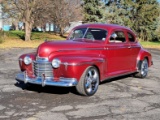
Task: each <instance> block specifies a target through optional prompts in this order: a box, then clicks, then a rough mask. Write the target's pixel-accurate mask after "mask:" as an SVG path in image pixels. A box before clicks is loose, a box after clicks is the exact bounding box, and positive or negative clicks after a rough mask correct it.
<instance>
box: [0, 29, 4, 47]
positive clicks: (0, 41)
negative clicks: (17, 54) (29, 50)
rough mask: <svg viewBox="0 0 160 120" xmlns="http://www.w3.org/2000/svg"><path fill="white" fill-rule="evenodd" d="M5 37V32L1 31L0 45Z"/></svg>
mask: <svg viewBox="0 0 160 120" xmlns="http://www.w3.org/2000/svg"><path fill="white" fill-rule="evenodd" d="M4 36H5V33H4V31H2V30H0V44H2V43H3V42H4Z"/></svg>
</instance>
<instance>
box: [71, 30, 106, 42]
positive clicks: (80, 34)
mask: <svg viewBox="0 0 160 120" xmlns="http://www.w3.org/2000/svg"><path fill="white" fill-rule="evenodd" d="M106 36H107V31H106V30H103V29H99V28H80V29H75V30H74V31H72V33H71V35H70V36H69V39H70V40H75V39H77V38H86V39H89V40H102V41H105V40H106Z"/></svg>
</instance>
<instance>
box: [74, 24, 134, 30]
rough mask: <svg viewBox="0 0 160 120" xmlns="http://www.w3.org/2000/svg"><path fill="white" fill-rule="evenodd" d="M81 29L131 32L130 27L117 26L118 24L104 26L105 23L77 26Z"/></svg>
mask: <svg viewBox="0 0 160 120" xmlns="http://www.w3.org/2000/svg"><path fill="white" fill-rule="evenodd" d="M81 27H96V28H106V29H108V30H111V29H127V30H129V31H131V29H129V28H128V27H125V26H121V25H117V24H104V23H91V24H82V25H79V26H77V27H76V28H81Z"/></svg>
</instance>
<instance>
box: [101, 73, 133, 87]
mask: <svg viewBox="0 0 160 120" xmlns="http://www.w3.org/2000/svg"><path fill="white" fill-rule="evenodd" d="M132 76H133V74H129V75H124V76H119V77H114V78H109V79H106V80H104V81H103V82H101V83H100V85H101V84H106V83H110V82H113V81H119V80H122V79H125V78H128V77H132Z"/></svg>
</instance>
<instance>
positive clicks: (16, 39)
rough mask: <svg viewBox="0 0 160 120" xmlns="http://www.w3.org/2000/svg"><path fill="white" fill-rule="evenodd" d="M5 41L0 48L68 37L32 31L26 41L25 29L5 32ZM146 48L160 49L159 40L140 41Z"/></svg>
mask: <svg viewBox="0 0 160 120" xmlns="http://www.w3.org/2000/svg"><path fill="white" fill-rule="evenodd" d="M3 38H4V41H3V42H2V43H1V44H0V48H15V47H16V48H19V47H21V48H22V47H23V48H26V47H29V48H36V47H38V46H39V44H41V43H43V42H44V40H65V39H66V38H64V37H61V36H60V35H55V34H54V33H48V32H45V33H44V32H32V35H31V41H27V42H26V41H24V31H9V32H4V37H3ZM140 43H141V45H142V46H143V47H144V48H156V49H160V41H159V42H140Z"/></svg>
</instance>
